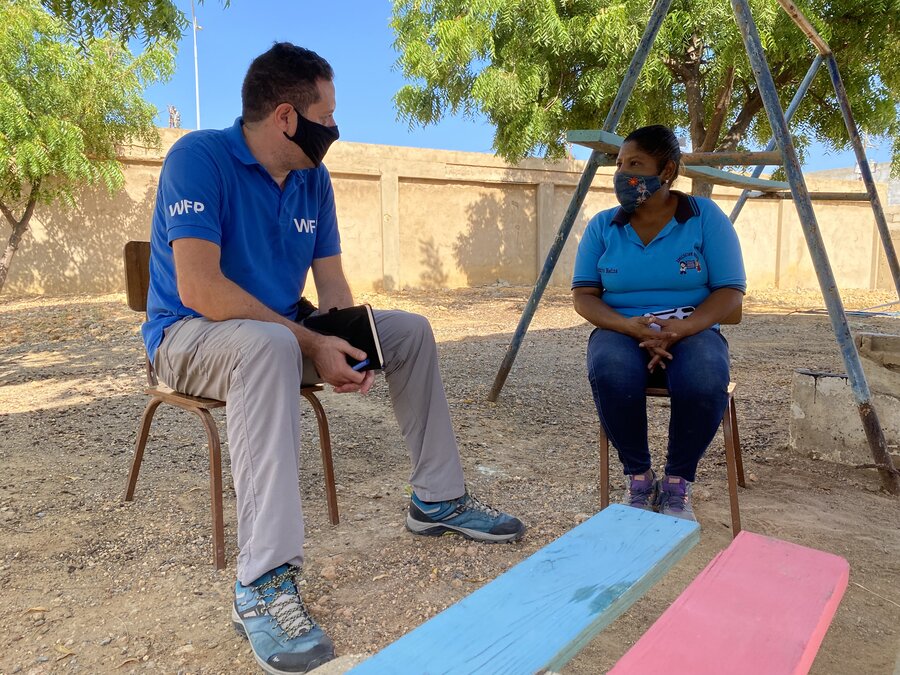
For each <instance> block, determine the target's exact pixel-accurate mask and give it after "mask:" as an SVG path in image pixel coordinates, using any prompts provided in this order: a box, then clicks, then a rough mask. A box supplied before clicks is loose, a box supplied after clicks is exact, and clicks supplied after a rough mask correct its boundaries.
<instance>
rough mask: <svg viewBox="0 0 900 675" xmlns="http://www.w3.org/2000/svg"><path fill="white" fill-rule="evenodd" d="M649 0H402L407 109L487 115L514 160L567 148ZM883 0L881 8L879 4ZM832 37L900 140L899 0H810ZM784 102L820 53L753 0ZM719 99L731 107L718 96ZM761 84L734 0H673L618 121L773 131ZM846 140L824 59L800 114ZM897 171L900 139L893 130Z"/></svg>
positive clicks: (633, 39) (733, 134)
mask: <svg viewBox="0 0 900 675" xmlns="http://www.w3.org/2000/svg"><path fill="white" fill-rule="evenodd" d="M651 5H652V3H650V2H647V0H394V9H393V19H392V24H391V25H392V27H393V29H394V33H395V37H396V40H395V43H394V46H395V48H396V49H397V51H398V52H399V54H400V57H399V59H398V66H399V68H400V69H401V71H402V72H403V75H404V76H405V77H406V79H407V80H408V81H409V84H407V85H406V86H404V87H403V88H402V89H401V90H400V91H399V92H397V94H396V96H395V99H394V100H395V104H396V106H397V110H398V113H399V115H400V117H401V118H402V119H405V120H407V121H408V122H409V124H410V126H413V125H415V124H423V125H426V124H434V123H436V122H437V121H439V120H440V119H441V117H442V116H443V115H445V114H448V113H462V114H465V115H474V114H476V113H482V114H484V115H485V116H486V117H487V118H488V120H489V121H490V122H491V123H492V124H493V125H494V127H495V129H496V132H495V136H494V148H495V150H496V151H497V152H498V153H499V154H500V155H502V156H503V157H505V158H506V159H508V160H516V159H519V158H521V157H524V156H526V155H529V154H535V153H537V154H541V153H542V154H544V155H545V156H547V157H551V158H554V157H560V156H562V155H564V154H565V149H566V148H565V142H564V141H565V133H566V131H567V130H569V129H590V128H597V127H599V126H600V124H601V123H602V122H603V118H604V116H605V115H606V111H607V110H608V109H609V107H610V106H611V104H612V101H613V99H614V98H615V94H616V91H617V89H618V87H619V83H620V81H621V79H622V77H623V75H624V73H625V71H626V69H627V67H628V64H629V62H630V61H631V58H632V56H633V54H634V52H635V50H636V48H637V46H638V43H639V41H640V38H641V35H642V33H643V30H644V28H645V26H646V23H647V20H648V18H649V15H650V9H651ZM876 5H877V7H876ZM798 6H799V7H800V9H801V10H802V11H803V12H804V13H805V14H806V15H807V17H809V18H810V20H811V21H812V22H813V23H814V24H815V26H816V28H817V29H818V30H819V31H820V33H821V35H822V36H823V37H824V38H825V39H826V40H827V41H828V42H829V44H830V45H831V47H832V49H833V50H834V52H835V55H836V57H837V60H838V64H839V66H840V68H841V75H842V77H843V80H844V84H845V86H846V88H847V91H848V94H849V97H850V101H851V106H852V108H853V110H854V114H855V117H856V120H857V123H858V124H859V126H860V128H861V129H862V130H863V131H866V132H868V133H869V134H870V135H872V136H884V135H887V136H889V137H890V138H892V139H900V117H898V104H900V68H898V67H897V64H898V63H900V38H898V37H897V35H898V34H900V0H877V1H876V2H872V1H866V2H863V1H861V0H803V1H801V2H798ZM751 7H752V11H753V16H754V19H755V21H756V23H757V28H758V30H759V33H760V37H761V40H762V43H763V46H764V48H765V49H766V57H767V60H768V62H769V67H770V68H771V70H772V75H773V77H774V78H775V82H776V85H777V86H778V87H779V93H780V95H781V97H782V102H783V105H784V106H785V107H786V106H787V103H788V102H789V100H790V97H791V96H792V95H793V92H794V91H795V90H796V87H797V86H798V85H799V83H800V81H801V80H802V79H803V76H804V75H805V73H806V71H807V69H808V68H809V65H810V63H811V62H812V60H813V58H814V56H815V52H814V50H813V48H812V47H811V45H810V44H809V41H808V40H807V39H806V37H805V36H804V35H803V34H802V33H801V32H800V30H799V29H798V28H797V27H796V26H795V25H794V23H793V22H792V21H791V19H790V18H789V17H788V16H787V14H786V13H785V12H784V11H782V10H781V9H780V8H779V6H778V4H777V3H776V2H774V0H751ZM719 100H721V101H722V102H723V103H724V104H725V105H724V106H722V110H721V113H718V114H717V108H716V103H717V101H719ZM761 112H762V104H761V101H760V100H759V96H758V94H757V91H756V82H755V80H754V78H753V73H752V71H751V69H750V65H749V63H748V60H747V57H746V54H745V52H744V46H743V42H742V41H741V36H740V32H739V30H738V27H737V24H736V22H735V19H734V15H733V13H732V9H731V3H730V2H728V0H675V1H674V2H673V3H672V7H671V9H670V12H669V16H668V17H667V18H666V20H665V22H664V23H663V26H662V29H661V30H660V33H659V35H658V37H657V40H656V43H655V45H654V47H653V50H652V52H651V54H650V57H649V59H648V60H647V63H646V65H645V66H644V69H643V72H642V73H641V77H640V79H639V81H638V84H637V86H636V88H635V91H634V93H633V94H632V96H631V98H630V100H629V102H628V105H627V106H626V107H625V111H624V115H623V117H622V119H621V121H620V123H619V129H621V130H630V129H632V128H635V127H638V126H641V125H644V124H651V123H662V124H667V125H669V126H673V127H678V128H683V129H688V130H689V133H690V136H691V140H692V143H693V146H694V148H695V149H700V148H702V149H704V150H714V149H737V148H745V147H748V146H751V145H759V144H762V143H765V142H767V141H768V138H769V137H770V134H771V131H770V128H769V125H768V122H767V120H766V118H765V114H764V112H762V114H760V113H761ZM791 127H792V130H793V131H794V132H795V133H796V134H797V140H798V144H799V146H800V149H801V151H802V150H803V148H804V147H805V145H807V144H808V142H809V140H810V139H813V138H816V139H819V140H821V141H824V142H825V143H826V144H827V145H829V146H830V147H833V148H835V149H844V148H846V147H847V143H848V140H847V132H846V129H845V128H844V124H843V120H842V118H841V115H840V109H839V107H838V104H837V99H836V97H835V95H834V91H833V89H832V86H831V83H830V80H829V78H828V76H827V73H826V72H825V69H824V68H823V69H822V72H820V73H819V75H817V77H816V79H815V81H814V83H813V86H812V87H811V89H810V91H809V92H808V93H807V95H806V98H805V99H804V102H803V104H802V105H801V106H800V108H799V109H798V111H797V114H796V115H795V117H794V121H793V123H792V125H791ZM894 149H895V153H894V157H895V166H897V167H898V169H900V140H895V146H894Z"/></svg>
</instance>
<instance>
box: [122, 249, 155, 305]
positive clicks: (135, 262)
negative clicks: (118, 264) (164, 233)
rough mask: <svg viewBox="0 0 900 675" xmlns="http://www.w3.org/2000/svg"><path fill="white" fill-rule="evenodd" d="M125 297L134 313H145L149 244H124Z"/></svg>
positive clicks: (148, 281)
mask: <svg viewBox="0 0 900 675" xmlns="http://www.w3.org/2000/svg"><path fill="white" fill-rule="evenodd" d="M124 255H125V296H126V298H127V299H128V306H129V307H131V309H133V310H134V311H135V312H146V311H147V291H149V290H150V242H149V241H129V242H128V243H127V244H125V252H124Z"/></svg>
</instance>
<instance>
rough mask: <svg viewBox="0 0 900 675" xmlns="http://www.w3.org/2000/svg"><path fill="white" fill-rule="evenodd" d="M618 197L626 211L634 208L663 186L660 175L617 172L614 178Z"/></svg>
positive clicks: (632, 210)
mask: <svg viewBox="0 0 900 675" xmlns="http://www.w3.org/2000/svg"><path fill="white" fill-rule="evenodd" d="M613 186H614V187H615V190H616V199H618V200H619V204H621V205H622V208H623V209H624V210H625V212H626V213H634V210H635V209H636V208H637V207H639V206H640V205H641V204H643V203H644V202H645V201H647V200H648V199H650V197H652V196H653V193H654V192H656V191H657V190H659V189H660V188H661V187H662V183H661V182H660V180H659V176H638V175H636V174H632V173H617V174H616V175H615V177H614V178H613Z"/></svg>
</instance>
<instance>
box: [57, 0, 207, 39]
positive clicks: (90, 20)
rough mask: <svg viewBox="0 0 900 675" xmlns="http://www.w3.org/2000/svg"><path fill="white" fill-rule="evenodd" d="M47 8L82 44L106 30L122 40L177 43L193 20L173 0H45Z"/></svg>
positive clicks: (73, 37)
mask: <svg viewBox="0 0 900 675" xmlns="http://www.w3.org/2000/svg"><path fill="white" fill-rule="evenodd" d="M41 4H42V5H43V6H44V8H45V9H46V10H47V11H48V12H50V14H52V15H53V16H55V17H57V18H59V19H62V20H63V21H64V22H65V23H66V26H67V27H68V34H69V37H70V38H71V39H73V40H74V41H75V42H77V43H79V44H84V43H85V42H86V41H87V40H90V39H92V38H95V37H100V36H102V35H104V34H106V33H110V34H113V35H116V36H118V37H119V38H120V39H121V40H122V42H127V41H128V40H130V39H132V38H140V39H141V40H142V41H143V42H144V44H145V45H149V44H152V43H154V42H156V41H157V40H169V41H172V42H177V41H178V39H179V38H180V37H181V35H182V33H183V32H184V30H185V29H186V28H187V27H188V25H189V24H190V22H189V21H188V19H187V18H186V17H185V15H184V13H183V12H182V11H181V10H179V9H178V7H176V6H175V3H174V2H173V1H172V0H41Z"/></svg>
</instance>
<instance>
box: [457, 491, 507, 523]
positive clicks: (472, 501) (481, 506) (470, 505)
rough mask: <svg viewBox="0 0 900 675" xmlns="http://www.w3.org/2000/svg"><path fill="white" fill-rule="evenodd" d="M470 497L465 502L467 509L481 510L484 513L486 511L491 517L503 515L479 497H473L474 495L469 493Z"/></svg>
mask: <svg viewBox="0 0 900 675" xmlns="http://www.w3.org/2000/svg"><path fill="white" fill-rule="evenodd" d="M468 497H469V499H468V500H467V502H466V503H465V510H474V511H480V512H482V513H486V514H487V515H488V516H490V517H491V518H497V517H498V516H500V515H502V514H501V513H500V511H498V510H497V509H495V508H493V507H492V506H488V505H487V504H485V503H484V502H483V501H481V500H480V499H478V498H477V497H473V496H472V495H468Z"/></svg>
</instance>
